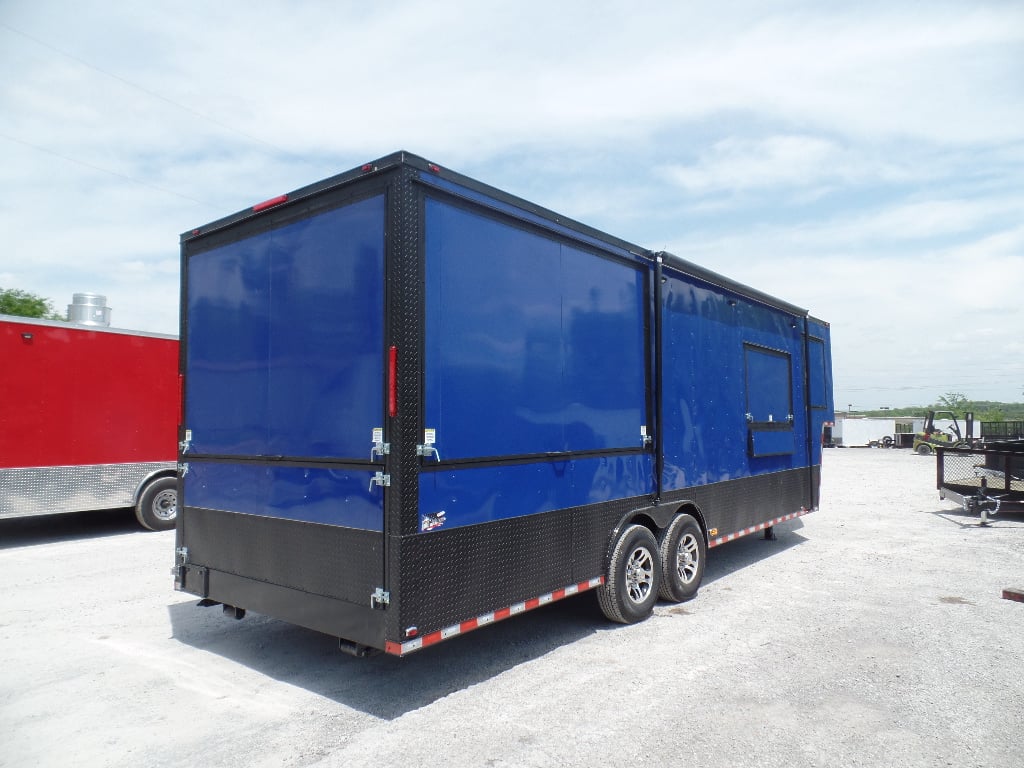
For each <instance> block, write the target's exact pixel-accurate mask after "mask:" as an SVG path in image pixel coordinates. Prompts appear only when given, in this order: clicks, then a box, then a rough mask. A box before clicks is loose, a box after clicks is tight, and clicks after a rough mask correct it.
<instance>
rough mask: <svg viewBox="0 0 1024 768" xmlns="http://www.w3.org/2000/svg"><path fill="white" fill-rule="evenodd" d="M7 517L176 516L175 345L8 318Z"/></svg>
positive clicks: (1, 464)
mask: <svg viewBox="0 0 1024 768" xmlns="http://www.w3.org/2000/svg"><path fill="white" fill-rule="evenodd" d="M0 361H2V364H0V518H12V517H27V516H30V515H48V514H53V513H57V512H78V511H84V510H90V509H111V508H116V507H129V506H133V507H135V514H136V517H138V519H139V522H140V523H141V524H142V525H144V526H145V527H146V528H150V529H152V530H165V529H169V528H173V527H174V524H175V519H176V517H177V472H176V466H177V465H176V457H177V428H178V427H177V425H178V417H179V414H180V410H181V409H180V397H181V387H180V385H179V378H178V340H177V338H176V337H174V336H165V335H161V334H154V333H142V332H138V331H126V330H120V329H114V328H106V327H89V326H84V325H76V324H73V323H64V322H54V321H49V320H33V319H28V318H23V317H11V316H4V315H0Z"/></svg>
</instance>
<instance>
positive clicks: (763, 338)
mask: <svg viewBox="0 0 1024 768" xmlns="http://www.w3.org/2000/svg"><path fill="white" fill-rule="evenodd" d="M665 278H666V279H665V283H664V285H663V298H662V305H663V312H664V314H663V332H662V353H663V379H664V380H663V382H662V397H663V425H662V430H663V440H664V446H665V471H664V478H663V486H662V490H663V491H671V490H677V489H680V488H686V487H688V486H692V485H704V484H707V483H713V482H719V481H724V480H730V479H735V478H738V477H747V476H750V475H757V474H764V473H767V472H775V471H779V470H782V469H789V468H792V467H795V466H802V465H803V464H804V463H805V462H806V459H807V457H806V445H805V442H806V441H804V440H802V439H801V440H797V439H795V438H794V437H793V435H803V434H804V431H803V430H805V429H806V428H807V420H806V417H805V415H804V414H803V412H802V409H797V411H796V412H795V413H794V414H793V415H794V420H793V425H792V433H791V437H790V440H791V441H792V442H793V451H792V453H789V454H786V455H783V456H768V457H759V456H753V457H752V456H751V455H750V452H749V451H748V423H747V420H746V412H747V409H746V404H747V398H748V391H747V382H746V369H745V361H744V344H745V343H747V344H756V345H760V346H763V347H768V348H771V349H776V350H781V351H783V352H785V353H786V354H787V355H789V357H790V360H791V361H792V364H793V367H794V376H793V392H792V397H793V401H794V402H802V401H803V397H804V385H803V375H802V365H803V362H802V361H803V357H804V355H803V349H802V347H803V337H802V332H801V325H800V322H802V319H799V320H800V322H798V318H796V317H794V316H792V315H789V314H787V313H785V312H782V311H780V310H777V309H773V308H770V307H766V306H764V305H762V304H758V303H755V302H752V301H750V300H747V299H744V298H743V297H742V296H738V295H733V294H730V293H728V292H723V291H722V290H721V289H718V288H711V287H709V286H706V285H704V284H702V283H700V282H699V281H695V280H692V279H690V278H684V277H683V276H681V275H677V274H675V273H673V272H672V271H671V270H666V273H665ZM754 397H755V401H756V400H757V397H758V395H757V394H756V393H755V395H754ZM786 415H788V413H785V414H783V418H784V417H785V416H786Z"/></svg>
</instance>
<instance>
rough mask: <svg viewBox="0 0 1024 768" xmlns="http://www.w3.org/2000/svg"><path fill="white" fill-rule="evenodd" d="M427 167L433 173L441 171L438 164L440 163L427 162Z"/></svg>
mask: <svg viewBox="0 0 1024 768" xmlns="http://www.w3.org/2000/svg"><path fill="white" fill-rule="evenodd" d="M427 168H429V169H430V170H432V171H433V172H434V173H440V172H441V166H440V165H434V164H433V163H430V164H429V165H428V166H427Z"/></svg>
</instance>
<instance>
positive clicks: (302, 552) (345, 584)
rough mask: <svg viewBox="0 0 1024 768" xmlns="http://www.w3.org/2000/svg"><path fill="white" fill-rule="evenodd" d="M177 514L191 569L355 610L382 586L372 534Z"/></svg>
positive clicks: (234, 515)
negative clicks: (335, 601)
mask: <svg viewBox="0 0 1024 768" xmlns="http://www.w3.org/2000/svg"><path fill="white" fill-rule="evenodd" d="M180 514H181V515H183V517H184V524H185V526H186V527H187V530H188V541H187V546H188V551H189V562H190V563H191V564H194V565H199V566H205V567H207V568H210V569H211V570H217V571H224V572H226V573H231V574H234V575H236V576H244V577H247V578H250V579H254V580H256V581H259V582H264V583H269V584H276V585H278V586H282V587H288V588H290V589H295V590H299V591H301V592H307V593H311V594H316V595H323V596H325V597H333V598H337V599H340V600H345V601H348V602H351V603H355V604H357V605H369V604H370V595H371V594H372V593H373V591H374V589H376V588H377V587H379V586H381V585H382V584H383V581H382V578H383V574H382V573H381V571H382V566H383V563H384V548H383V538H384V537H383V535H382V534H380V533H378V532H376V531H362V530H356V529H353V528H340V527H338V526H333V525H322V524H319V523H306V522H299V521H296V520H283V519H281V518H276V517H262V516H260V515H245V514H241V513H238V512H223V511H220V510H215V509H197V508H194V507H185V508H184V509H182V510H181V511H180Z"/></svg>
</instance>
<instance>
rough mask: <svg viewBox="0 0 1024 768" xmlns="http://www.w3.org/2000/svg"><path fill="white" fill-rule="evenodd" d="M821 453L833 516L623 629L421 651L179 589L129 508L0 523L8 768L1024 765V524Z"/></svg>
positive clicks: (532, 622) (546, 612)
mask: <svg viewBox="0 0 1024 768" xmlns="http://www.w3.org/2000/svg"><path fill="white" fill-rule="evenodd" d="M934 466H935V465H934V459H929V458H925V457H919V456H916V455H913V454H911V453H909V452H907V451H895V450H888V451H887V450H872V449H847V450H830V451H826V455H825V464H824V467H823V472H822V474H823V500H822V508H821V510H820V511H819V512H817V513H815V514H813V515H809V516H807V517H804V518H800V519H799V520H794V521H792V522H790V523H787V524H785V525H783V526H779V527H778V529H777V531H778V534H779V536H778V540H777V541H774V542H766V541H763V540H761V539H759V538H757V537H756V536H750V537H747V538H745V539H741V540H739V541H736V542H733V543H731V544H727V545H725V546H723V547H720V548H718V549H715V550H712V551H711V553H710V557H709V561H708V567H707V573H706V576H705V581H704V586H703V587H702V589H701V591H700V594H699V595H698V596H697V598H696V599H695V600H693V601H691V602H689V603H684V604H681V605H675V606H673V605H668V604H660V605H659V606H658V607H657V609H656V610H655V615H654V616H653V617H652V618H651V619H649V620H648V621H646V622H644V623H643V624H639V625H636V626H630V627H623V626H613V625H610V624H608V623H606V622H605V621H604V620H603V619H602V618H601V617H600V615H599V614H598V612H597V610H596V607H595V601H594V600H593V598H592V596H589V595H583V596H580V597H577V598H573V599H571V600H566V601H564V602H562V603H558V604H554V605H551V606H548V607H546V608H543V609H540V610H538V611H535V612H533V613H531V614H527V615H525V616H521V617H518V618H515V619H510V620H508V621H505V622H502V623H500V624H497V625H494V626H491V627H488V628H486V629H482V630H479V631H476V632H473V633H471V634H469V635H466V636H464V637H461V638H457V639H455V640H452V641H449V642H446V643H442V644H441V645H439V646H435V647H433V648H430V649H428V650H425V651H422V652H419V653H416V654H413V655H411V656H409V657H407V658H405V659H396V658H392V657H383V656H382V657H376V658H373V659H369V660H360V659H353V658H350V657H347V656H345V655H342V654H340V653H339V652H338V651H337V650H336V646H335V643H334V642H333V641H332V640H331V638H329V637H326V636H323V635H319V634H317V633H314V632H309V631H307V630H304V629H301V628H298V627H294V626H290V625H287V624H284V623H281V622H277V621H273V620H270V619H267V618H264V617H262V616H255V615H250V616H249V617H247V618H246V619H245V620H244V621H240V622H236V621H233V620H231V619H228V618H226V617H225V616H223V615H222V614H221V613H220V611H219V610H217V609H216V608H212V609H203V608H198V607H196V606H195V600H194V598H191V597H188V596H185V595H182V594H179V593H175V592H174V591H173V590H172V588H171V576H170V566H171V563H172V560H173V556H172V551H173V546H174V537H173V533H156V534H154V533H143V532H141V531H138V530H137V529H136V526H135V523H134V518H133V517H132V515H131V513H130V512H117V511H115V512H111V513H105V514H90V515H73V516H71V515H69V516H58V517H53V518H46V519H39V520H31V521H29V520H17V521H3V522H0V583H2V584H3V585H4V588H3V592H2V598H0V659H2V662H3V667H2V672H0V766H11V767H12V768H14V767H17V768H22V767H23V766H62V768H63V766H68V765H74V766H133V767H134V766H189V767H190V768H191V767H194V766H207V765H210V766H213V765H216V766H227V767H232V766H239V768H242V767H245V768H255V767H257V766H268V767H269V766H275V767H277V766H346V768H347V767H348V766H375V767H378V768H379V767H380V766H391V765H395V766H398V765H401V766H420V765H429V764H445V765H455V766H510V767H511V766H517V767H520V766H592V765H626V764H648V765H666V766H671V765H682V764H691V765H698V766H713V767H717V766H722V767H723V768H725V767H727V766H728V768H735V767H736V766H830V767H832V766H901V767H911V766H952V765H955V766H978V767H984V768H995V767H997V766H1007V767H1008V768H1009V767H1010V766H1012V767H1013V768H1019V766H1021V765H1024V733H1022V729H1021V722H1022V718H1024V603H1018V602H1013V601H1010V600H1005V599H1002V597H1001V594H1002V590H1003V588H1005V587H1024V515H1021V514H1017V515H1005V516H1004V515H1000V516H999V517H997V518H996V519H995V522H994V523H993V524H992V525H990V526H988V527H987V528H980V527H978V525H977V520H976V519H975V518H972V517H968V516H966V515H965V514H963V513H962V512H961V511H960V509H959V508H958V507H956V506H954V505H953V504H952V503H950V502H943V501H940V500H939V498H938V494H937V492H936V491H935V489H934V487H933V485H934V480H933V478H934Z"/></svg>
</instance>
